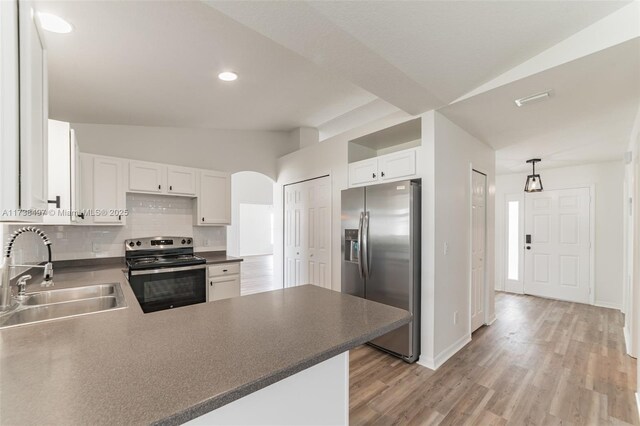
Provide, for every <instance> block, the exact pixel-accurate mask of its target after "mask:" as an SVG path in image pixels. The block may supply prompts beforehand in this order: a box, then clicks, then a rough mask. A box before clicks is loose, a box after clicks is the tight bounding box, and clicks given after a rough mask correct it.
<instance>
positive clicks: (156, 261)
mask: <svg viewBox="0 0 640 426" xmlns="http://www.w3.org/2000/svg"><path fill="white" fill-rule="evenodd" d="M203 263H207V260H206V259H204V258H202V257H199V256H195V255H188V254H186V255H185V254H183V255H167V256H149V257H138V258H134V259H129V260H128V261H127V265H128V266H129V268H130V269H147V268H156V267H163V268H170V267H173V266H189V265H200V264H203Z"/></svg>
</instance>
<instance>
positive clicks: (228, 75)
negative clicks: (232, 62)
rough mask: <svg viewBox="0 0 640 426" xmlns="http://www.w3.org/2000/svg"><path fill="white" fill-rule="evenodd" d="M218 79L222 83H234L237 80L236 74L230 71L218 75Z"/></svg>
mask: <svg viewBox="0 0 640 426" xmlns="http://www.w3.org/2000/svg"><path fill="white" fill-rule="evenodd" d="M218 78H219V79H220V80H222V81H234V80H237V79H238V74H236V73H235V72H231V71H225V72H221V73H220V74H218Z"/></svg>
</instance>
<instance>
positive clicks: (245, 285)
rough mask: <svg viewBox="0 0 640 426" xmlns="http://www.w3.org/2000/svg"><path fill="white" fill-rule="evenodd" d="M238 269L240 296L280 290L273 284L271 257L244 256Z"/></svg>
mask: <svg viewBox="0 0 640 426" xmlns="http://www.w3.org/2000/svg"><path fill="white" fill-rule="evenodd" d="M243 259H244V260H243V262H242V266H241V268H240V294H241V295H242V296H245V295H247V294H253V293H261V292H263V291H270V290H275V289H278V288H282V287H281V286H277V285H275V284H274V280H273V255H265V256H246V257H244V258H243Z"/></svg>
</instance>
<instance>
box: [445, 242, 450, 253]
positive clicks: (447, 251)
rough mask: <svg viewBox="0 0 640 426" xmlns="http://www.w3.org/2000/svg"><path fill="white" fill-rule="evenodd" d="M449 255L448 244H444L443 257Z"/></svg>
mask: <svg viewBox="0 0 640 426" xmlns="http://www.w3.org/2000/svg"><path fill="white" fill-rule="evenodd" d="M448 254H449V243H447V242H445V243H444V255H445V256H446V255H448Z"/></svg>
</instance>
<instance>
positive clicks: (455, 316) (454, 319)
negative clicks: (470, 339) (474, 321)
mask: <svg viewBox="0 0 640 426" xmlns="http://www.w3.org/2000/svg"><path fill="white" fill-rule="evenodd" d="M456 324H458V311H455V312H454V313H453V325H456Z"/></svg>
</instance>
